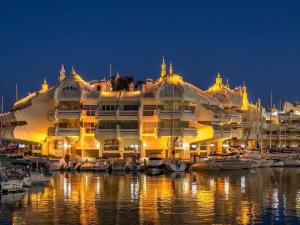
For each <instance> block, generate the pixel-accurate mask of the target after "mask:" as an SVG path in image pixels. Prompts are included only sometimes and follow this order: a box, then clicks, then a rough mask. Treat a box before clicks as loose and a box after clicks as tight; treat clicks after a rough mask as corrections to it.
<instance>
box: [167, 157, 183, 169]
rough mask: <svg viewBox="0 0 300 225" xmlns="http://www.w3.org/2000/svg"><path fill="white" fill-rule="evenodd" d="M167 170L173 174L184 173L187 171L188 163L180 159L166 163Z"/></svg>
mask: <svg viewBox="0 0 300 225" xmlns="http://www.w3.org/2000/svg"><path fill="white" fill-rule="evenodd" d="M166 168H167V170H169V171H171V172H184V171H185V170H186V163H185V162H183V161H181V160H179V159H172V160H170V161H169V162H167V163H166Z"/></svg>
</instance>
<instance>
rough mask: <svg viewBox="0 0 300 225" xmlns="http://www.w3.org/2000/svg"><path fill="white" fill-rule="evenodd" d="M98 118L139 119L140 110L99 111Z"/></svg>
mask: <svg viewBox="0 0 300 225" xmlns="http://www.w3.org/2000/svg"><path fill="white" fill-rule="evenodd" d="M96 117H97V119H98V120H138V118H139V111H138V110H119V109H117V110H115V111H104V110H100V111H97V113H96Z"/></svg>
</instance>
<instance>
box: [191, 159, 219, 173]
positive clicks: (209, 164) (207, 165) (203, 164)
mask: <svg viewBox="0 0 300 225" xmlns="http://www.w3.org/2000/svg"><path fill="white" fill-rule="evenodd" d="M220 168H221V164H220V163H216V162H215V161H214V160H201V161H200V162H198V163H195V164H194V165H192V166H191V170H192V171H202V170H208V171H210V170H220Z"/></svg>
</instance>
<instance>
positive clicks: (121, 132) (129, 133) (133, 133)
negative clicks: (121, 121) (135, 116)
mask: <svg viewBox="0 0 300 225" xmlns="http://www.w3.org/2000/svg"><path fill="white" fill-rule="evenodd" d="M118 136H119V137H120V138H122V137H126V138H127V137H128V138H130V137H136V138H137V137H139V130H138V129H121V128H120V129H118Z"/></svg>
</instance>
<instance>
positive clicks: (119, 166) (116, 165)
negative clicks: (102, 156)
mask: <svg viewBox="0 0 300 225" xmlns="http://www.w3.org/2000/svg"><path fill="white" fill-rule="evenodd" d="M111 170H112V171H125V170H126V162H125V160H116V161H114V162H113V163H112V165H111Z"/></svg>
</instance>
